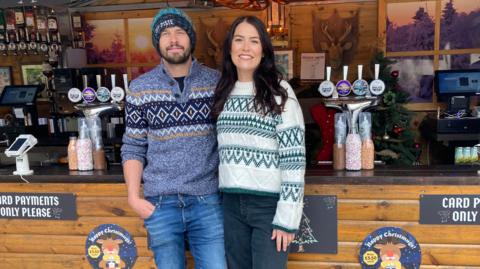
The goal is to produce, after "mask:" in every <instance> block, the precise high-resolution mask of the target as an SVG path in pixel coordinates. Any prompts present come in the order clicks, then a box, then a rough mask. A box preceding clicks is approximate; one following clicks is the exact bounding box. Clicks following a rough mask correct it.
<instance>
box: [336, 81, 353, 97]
mask: <svg viewBox="0 0 480 269" xmlns="http://www.w3.org/2000/svg"><path fill="white" fill-rule="evenodd" d="M336 87H337V92H338V95H340V96H347V95H349V94H350V92H351V91H352V84H350V81H348V80H340V81H339V82H337V85H336Z"/></svg>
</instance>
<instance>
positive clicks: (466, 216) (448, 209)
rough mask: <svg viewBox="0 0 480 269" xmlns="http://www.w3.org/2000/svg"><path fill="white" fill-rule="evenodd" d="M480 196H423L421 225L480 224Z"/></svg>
mask: <svg viewBox="0 0 480 269" xmlns="http://www.w3.org/2000/svg"><path fill="white" fill-rule="evenodd" d="M479 212H480V195H445V194H444V195H421V196H420V224H446V225H452V224H467V225H478V224H480V216H479V215H480V214H479Z"/></svg>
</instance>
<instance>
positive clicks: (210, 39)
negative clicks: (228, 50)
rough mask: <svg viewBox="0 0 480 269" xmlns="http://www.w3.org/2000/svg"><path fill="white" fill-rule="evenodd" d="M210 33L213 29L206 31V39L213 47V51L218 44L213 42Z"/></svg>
mask: <svg viewBox="0 0 480 269" xmlns="http://www.w3.org/2000/svg"><path fill="white" fill-rule="evenodd" d="M212 33H213V29H210V30H208V31H207V38H208V41H210V43H212V45H213V47H214V48H215V49H217V48H218V43H217V41H215V39H214V38H213V36H212Z"/></svg>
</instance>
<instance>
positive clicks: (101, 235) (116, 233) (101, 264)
mask: <svg viewBox="0 0 480 269" xmlns="http://www.w3.org/2000/svg"><path fill="white" fill-rule="evenodd" d="M85 251H86V255H87V259H88V261H89V262H90V265H91V266H92V268H94V269H100V268H102V269H131V268H133V265H134V264H135V261H136V260H137V246H136V244H135V241H134V240H133V237H132V236H131V235H130V234H129V233H128V232H127V231H126V230H125V229H123V228H122V227H120V226H118V225H116V224H102V225H100V226H98V227H96V228H95V229H93V230H92V231H91V232H90V233H89V234H88V237H87V242H86V244H85Z"/></svg>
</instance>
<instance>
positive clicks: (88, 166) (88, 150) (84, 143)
mask: <svg viewBox="0 0 480 269" xmlns="http://www.w3.org/2000/svg"><path fill="white" fill-rule="evenodd" d="M77 160H78V170H79V171H88V170H92V169H93V157H92V141H91V140H90V134H89V130H88V124H87V120H86V119H85V118H79V119H78V140H77Z"/></svg>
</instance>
